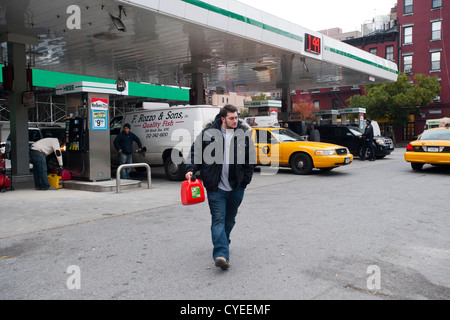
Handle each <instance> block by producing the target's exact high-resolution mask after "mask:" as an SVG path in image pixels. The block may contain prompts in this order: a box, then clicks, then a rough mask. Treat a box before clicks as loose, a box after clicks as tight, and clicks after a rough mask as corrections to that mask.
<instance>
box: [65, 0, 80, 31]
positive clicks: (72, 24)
mask: <svg viewBox="0 0 450 320" xmlns="http://www.w3.org/2000/svg"><path fill="white" fill-rule="evenodd" d="M66 13H67V14H70V16H69V17H68V18H67V21H66V26H67V29H69V30H75V29H77V30H79V29H81V9H80V7H79V6H77V5H74V4H73V5H70V6H68V7H67V10H66Z"/></svg>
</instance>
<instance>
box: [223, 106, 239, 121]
mask: <svg viewBox="0 0 450 320" xmlns="http://www.w3.org/2000/svg"><path fill="white" fill-rule="evenodd" d="M235 112H237V108H236V107H235V106H233V105H232V104H227V105H225V106H224V107H222V108H221V109H220V112H219V116H220V117H221V118H222V117H223V118H226V117H227V114H228V113H235Z"/></svg>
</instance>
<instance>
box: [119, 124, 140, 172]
mask: <svg viewBox="0 0 450 320" xmlns="http://www.w3.org/2000/svg"><path fill="white" fill-rule="evenodd" d="M133 141H136V143H137V145H138V148H139V149H138V150H139V152H141V150H142V144H141V140H139V137H138V136H137V135H135V134H134V133H133V132H131V131H130V125H129V124H128V123H125V124H124V125H123V131H122V132H121V133H120V134H119V135H118V136H117V137H116V139H114V147H115V148H116V150H117V153H118V156H119V164H121V165H122V164H130V163H132V161H133V159H132V154H133ZM130 171H131V169H130V168H125V169H122V171H121V172H120V178H121V179H129V178H130Z"/></svg>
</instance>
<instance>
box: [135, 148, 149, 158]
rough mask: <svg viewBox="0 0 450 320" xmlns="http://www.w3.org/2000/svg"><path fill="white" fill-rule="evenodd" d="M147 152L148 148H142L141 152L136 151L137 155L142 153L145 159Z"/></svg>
mask: <svg viewBox="0 0 450 320" xmlns="http://www.w3.org/2000/svg"><path fill="white" fill-rule="evenodd" d="M146 151H147V148H146V147H142V148H141V151H139V149H137V150H136V153H142V156H144V157H145V152H146Z"/></svg>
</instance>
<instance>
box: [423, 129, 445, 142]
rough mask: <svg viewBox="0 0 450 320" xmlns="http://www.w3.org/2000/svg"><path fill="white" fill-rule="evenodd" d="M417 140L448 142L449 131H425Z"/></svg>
mask: <svg viewBox="0 0 450 320" xmlns="http://www.w3.org/2000/svg"><path fill="white" fill-rule="evenodd" d="M419 140H450V129H440V130H427V131H425V132H424V133H423V134H422V135H421V136H420V138H419Z"/></svg>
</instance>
